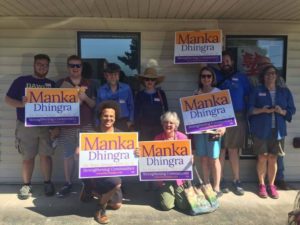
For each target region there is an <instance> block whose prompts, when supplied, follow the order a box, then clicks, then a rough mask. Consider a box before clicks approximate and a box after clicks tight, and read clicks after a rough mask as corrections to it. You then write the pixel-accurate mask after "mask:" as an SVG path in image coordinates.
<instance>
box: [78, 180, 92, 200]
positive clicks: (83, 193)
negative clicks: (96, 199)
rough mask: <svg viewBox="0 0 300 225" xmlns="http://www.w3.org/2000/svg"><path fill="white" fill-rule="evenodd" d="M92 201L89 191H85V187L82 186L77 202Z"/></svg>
mask: <svg viewBox="0 0 300 225" xmlns="http://www.w3.org/2000/svg"><path fill="white" fill-rule="evenodd" d="M92 199H93V195H92V193H91V191H89V190H88V189H87V187H86V185H84V184H82V188H81V192H80V195H79V200H80V201H82V202H89V201H90V200H92Z"/></svg>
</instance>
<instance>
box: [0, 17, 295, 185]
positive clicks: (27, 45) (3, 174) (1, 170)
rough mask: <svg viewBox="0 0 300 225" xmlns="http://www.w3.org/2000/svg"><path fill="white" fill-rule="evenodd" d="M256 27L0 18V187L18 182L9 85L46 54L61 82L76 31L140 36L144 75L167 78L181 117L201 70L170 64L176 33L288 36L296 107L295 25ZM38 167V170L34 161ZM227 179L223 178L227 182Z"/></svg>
mask: <svg viewBox="0 0 300 225" xmlns="http://www.w3.org/2000/svg"><path fill="white" fill-rule="evenodd" d="M245 24H247V26H245ZM256 24H257V23H255V22H253V23H247V22H242V21H240V22H234V21H216V20H201V21H198V20H193V21H191V20H157V21H152V20H147V19H146V20H129V19H122V20H120V19H97V18H89V19H86V18H77V19H75V18H14V17H9V18H2V19H1V20H0V30H1V32H0V81H1V82H0V92H1V100H0V106H1V107H0V118H1V120H0V183H1V182H2V183H3V182H10V183H12V182H20V181H21V157H20V156H19V155H18V153H17V151H16V150H15V148H14V128H15V118H16V115H15V112H14V109H12V108H11V107H9V106H7V105H6V104H5V103H4V96H5V94H6V91H7V89H8V87H9V85H10V84H11V82H12V81H13V80H14V79H15V78H16V77H18V76H19V75H20V74H31V73H32V69H33V66H32V64H33V55H35V54H37V53H47V54H49V56H50V57H51V60H52V62H51V66H50V72H49V76H48V77H49V78H52V79H54V80H55V79H57V78H60V77H63V76H65V75H66V58H67V57H68V56H69V55H71V54H76V52H77V40H76V38H77V31H124V32H141V63H142V70H143V69H144V68H145V65H146V63H147V61H148V60H149V59H150V58H154V59H156V60H157V61H158V62H159V65H160V70H159V72H160V73H161V74H163V75H165V76H166V79H165V82H164V83H162V88H163V89H164V90H165V91H166V93H167V98H168V101H169V105H170V108H171V110H175V111H177V112H179V101H178V98H179V97H182V96H187V95H190V94H191V93H192V92H193V90H194V89H195V88H196V86H197V85H196V81H197V72H198V71H199V68H200V65H174V64H173V43H174V31H180V30H200V29H216V28H218V27H219V28H221V29H223V31H224V33H225V34H287V35H289V43H288V44H289V45H288V65H287V67H288V71H287V82H288V85H289V86H290V88H291V90H292V91H293V92H294V93H295V102H296V104H297V105H299V101H300V100H299V99H297V97H296V94H297V92H299V90H297V88H296V87H297V85H298V84H299V83H300V79H298V78H297V69H298V68H297V66H298V65H297V63H296V62H297V60H299V58H298V57H299V56H298V55H299V54H297V53H298V52H297V48H298V49H299V50H300V42H299V40H300V36H299V30H300V26H299V24H288V23H260V24H261V25H260V26H257V25H256ZM263 24H266V27H263V26H262V25H263ZM246 28H247V29H246ZM297 30H298V31H297ZM279 31H280V32H279ZM299 50H298V51H299ZM298 67H299V66H298ZM299 120H300V118H299V117H297V115H296V116H295V118H294V120H293V123H292V124H291V125H290V126H289V131H290V132H289V134H290V136H289V137H288V138H287V143H286V151H287V152H288V154H287V157H286V161H287V170H286V174H287V178H288V179H291V180H300V178H299V176H298V174H297V171H299V167H300V165H299V163H298V164H297V161H298V162H299V159H300V153H299V152H297V150H295V149H293V148H292V145H291V142H292V138H293V137H294V136H297V135H299V132H297V129H296V128H297V127H298V126H299V125H300V121H299ZM297 125H298V126H297ZM36 163H37V167H39V165H38V164H39V162H38V159H37V160H36ZM241 164H242V165H241V175H242V177H243V178H245V179H252V180H253V179H254V177H255V168H254V165H255V162H254V161H253V160H243V162H242V163H241ZM227 171H229V170H227ZM229 174H230V173H229V172H226V176H229ZM33 180H34V181H40V180H41V174H40V172H39V170H38V169H36V170H35V172H34V179H33ZM54 180H63V167H62V157H61V150H57V151H56V154H55V157H54Z"/></svg>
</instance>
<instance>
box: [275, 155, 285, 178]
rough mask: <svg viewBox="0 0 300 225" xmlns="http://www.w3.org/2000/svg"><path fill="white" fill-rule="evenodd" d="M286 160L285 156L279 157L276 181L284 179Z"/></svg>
mask: <svg viewBox="0 0 300 225" xmlns="http://www.w3.org/2000/svg"><path fill="white" fill-rule="evenodd" d="M283 172H284V162H283V156H278V157H277V173H276V179H275V180H276V181H279V180H284V173H283Z"/></svg>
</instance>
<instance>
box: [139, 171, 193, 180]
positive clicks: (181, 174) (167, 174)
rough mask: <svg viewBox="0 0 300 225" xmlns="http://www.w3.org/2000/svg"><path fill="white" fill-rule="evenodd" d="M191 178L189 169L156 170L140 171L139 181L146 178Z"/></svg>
mask: <svg viewBox="0 0 300 225" xmlns="http://www.w3.org/2000/svg"><path fill="white" fill-rule="evenodd" d="M175 179H180V180H191V179H193V176H192V172H191V171H157V172H141V181H147V180H149V181H150V180H175Z"/></svg>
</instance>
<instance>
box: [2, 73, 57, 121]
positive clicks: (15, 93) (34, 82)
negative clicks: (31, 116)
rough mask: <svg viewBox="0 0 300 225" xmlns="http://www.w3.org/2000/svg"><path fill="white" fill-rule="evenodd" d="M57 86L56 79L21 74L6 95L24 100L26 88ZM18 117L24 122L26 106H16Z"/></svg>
mask: <svg viewBox="0 0 300 225" xmlns="http://www.w3.org/2000/svg"><path fill="white" fill-rule="evenodd" d="M54 86H55V83H54V81H52V80H50V79H47V78H43V79H39V78H36V77H34V76H32V75H27V76H21V77H18V78H17V79H15V80H14V81H13V83H12V84H11V86H10V88H9V89H8V91H7V93H6V95H7V96H8V97H10V98H12V99H15V100H18V101H22V97H23V96H25V88H52V87H54ZM16 112H17V119H18V120H19V121H21V122H23V123H24V121H25V108H16Z"/></svg>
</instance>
